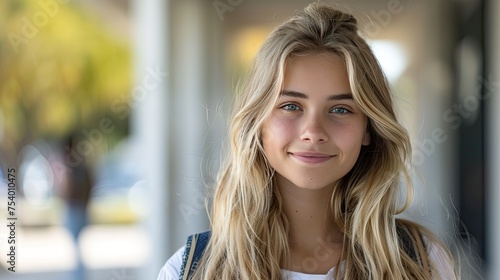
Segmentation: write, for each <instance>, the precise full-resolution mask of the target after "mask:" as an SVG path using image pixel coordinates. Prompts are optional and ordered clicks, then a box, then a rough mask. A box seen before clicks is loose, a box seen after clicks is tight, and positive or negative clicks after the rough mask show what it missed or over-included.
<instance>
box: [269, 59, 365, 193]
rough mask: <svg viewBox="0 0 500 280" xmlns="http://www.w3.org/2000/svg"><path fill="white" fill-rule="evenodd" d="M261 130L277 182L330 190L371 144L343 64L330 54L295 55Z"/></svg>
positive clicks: (363, 116) (282, 185) (283, 184)
mask: <svg viewBox="0 0 500 280" xmlns="http://www.w3.org/2000/svg"><path fill="white" fill-rule="evenodd" d="M289 62H290V63H289V64H288V67H287V69H286V71H285V81H284V87H283V91H282V92H281V94H280V96H279V98H278V101H277V103H276V104H275V105H274V108H273V111H272V113H271V115H270V116H269V118H268V119H267V120H266V121H265V122H264V125H263V128H262V143H263V147H264V153H265V155H266V157H267V159H268V160H269V163H270V164H271V166H272V167H273V168H274V169H275V170H276V172H277V179H278V184H279V185H280V186H281V187H284V186H285V185H287V184H292V186H296V187H299V188H304V189H321V188H324V187H327V186H332V185H333V184H334V183H336V182H337V181H338V180H339V179H340V178H342V177H343V176H344V175H346V174H347V173H348V172H349V171H350V170H351V169H352V167H353V166H354V164H355V163H356V160H357V158H358V156H359V152H360V149H361V146H362V145H368V144H369V141H370V139H369V133H368V132H367V117H366V116H365V115H364V114H363V113H362V112H361V110H360V109H359V107H358V106H357V104H356V103H355V102H354V100H353V99H352V94H351V88H350V86H349V79H348V76H347V69H346V66H345V63H344V61H343V60H342V58H340V57H339V56H337V55H335V54H333V53H326V52H323V53H319V54H311V55H305V56H295V57H293V58H291V59H290V61H289Z"/></svg>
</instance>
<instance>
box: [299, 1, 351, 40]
mask: <svg viewBox="0 0 500 280" xmlns="http://www.w3.org/2000/svg"><path fill="white" fill-rule="evenodd" d="M299 18H300V19H302V20H304V18H305V19H306V21H313V22H315V23H316V24H315V25H316V26H317V27H319V28H320V30H318V31H320V32H321V34H326V33H330V32H332V31H334V30H338V29H346V30H348V31H351V32H357V30H358V26H357V21H356V18H355V17H354V16H352V15H351V14H348V13H344V12H342V11H340V10H337V9H335V8H333V7H331V6H328V5H326V4H322V3H319V2H315V3H312V4H309V5H308V6H307V7H306V8H305V9H304V12H301V13H299V14H298V15H296V16H295V17H293V18H292V21H294V20H295V19H299ZM299 21H300V20H299Z"/></svg>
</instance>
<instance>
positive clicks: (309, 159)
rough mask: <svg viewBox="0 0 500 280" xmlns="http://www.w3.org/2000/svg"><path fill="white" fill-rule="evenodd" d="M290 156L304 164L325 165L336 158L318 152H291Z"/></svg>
mask: <svg viewBox="0 0 500 280" xmlns="http://www.w3.org/2000/svg"><path fill="white" fill-rule="evenodd" d="M289 154H290V155H291V156H292V157H294V158H296V159H298V160H299V161H301V162H304V163H323V162H325V161H328V160H330V159H331V158H333V157H334V155H330V154H323V153H316V152H290V153H289Z"/></svg>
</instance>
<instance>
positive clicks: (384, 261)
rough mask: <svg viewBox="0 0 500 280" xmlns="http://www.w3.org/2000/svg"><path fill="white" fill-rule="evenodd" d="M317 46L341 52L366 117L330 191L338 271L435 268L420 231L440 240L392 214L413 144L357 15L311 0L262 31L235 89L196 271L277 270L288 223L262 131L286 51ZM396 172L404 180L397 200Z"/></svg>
mask: <svg viewBox="0 0 500 280" xmlns="http://www.w3.org/2000/svg"><path fill="white" fill-rule="evenodd" d="M317 52H332V53H335V54H337V55H339V56H340V57H342V58H343V60H344V61H345V63H346V66H347V72H348V76H349V82H350V86H351V89H352V95H353V99H354V100H355V102H356V103H357V104H358V105H359V107H360V108H361V110H362V111H363V113H364V114H365V115H366V116H367V117H368V119H369V124H368V128H369V131H370V137H371V143H370V145H369V146H366V147H363V148H362V151H361V154H360V156H359V158H358V160H357V162H356V164H355V166H354V167H353V169H352V170H351V171H350V172H349V173H348V174H347V175H345V176H344V177H343V178H342V179H341V180H339V182H338V183H337V186H336V187H335V189H334V191H333V194H332V197H331V205H332V209H333V210H332V213H331V214H332V215H333V217H334V221H335V223H336V224H335V226H336V227H337V228H339V229H341V230H342V231H343V233H344V236H345V240H344V243H345V244H347V246H345V248H346V249H345V250H344V252H343V258H344V259H345V261H344V269H343V270H342V271H341V270H337V277H338V279H377V280H378V279H396V280H397V279H431V275H435V274H436V273H434V269H435V268H434V266H433V264H432V263H431V262H430V260H429V259H428V254H427V252H426V247H425V245H423V244H422V242H421V241H422V239H421V236H422V235H424V236H425V237H426V238H428V239H430V240H432V241H433V242H434V241H435V242H438V241H437V240H436V239H435V238H434V237H432V234H431V233H429V232H428V231H427V230H425V229H424V228H423V227H420V226H418V225H416V224H414V223H410V222H407V221H403V220H398V219H396V217H395V215H397V214H398V213H400V212H402V211H404V210H405V209H406V208H407V207H408V206H409V204H410V202H411V199H412V184H411V182H410V179H409V178H410V175H409V172H408V164H409V161H410V156H411V145H410V140H409V136H408V134H407V132H406V130H405V129H404V128H403V127H402V126H401V125H400V124H399V123H398V121H397V119H396V116H395V113H394V110H393V105H392V100H391V96H390V91H389V88H388V83H387V80H386V78H385V76H384V74H383V73H382V70H381V68H380V65H379V64H378V62H377V60H376V58H375V57H374V55H373V53H372V51H371V50H370V48H369V46H368V45H367V43H366V42H365V40H364V39H363V38H361V37H360V36H359V34H358V29H357V22H356V19H355V18H354V17H353V16H351V15H349V14H346V13H343V12H341V11H338V10H335V9H333V8H331V7H329V6H326V5H323V4H319V3H314V4H311V5H309V6H308V7H306V8H305V10H304V12H302V13H299V14H298V15H296V16H294V17H292V18H291V19H290V20H288V21H287V22H285V23H284V24H282V25H281V26H279V27H277V28H276V29H275V30H274V31H273V32H272V33H271V34H270V35H269V37H268V38H267V39H266V41H265V42H264V44H263V45H262V47H261V49H260V50H259V52H258V54H257V56H256V59H255V62H254V66H253V69H252V72H251V73H250V76H249V79H248V81H247V83H246V85H245V87H244V88H243V91H242V92H241V94H239V95H238V96H237V98H236V102H235V105H234V108H233V113H232V119H231V124H230V135H229V137H230V150H229V151H228V156H227V158H226V161H225V164H224V166H223V168H222V169H221V171H220V173H219V177H218V180H217V184H216V189H215V194H214V197H213V201H212V204H213V205H212V210H211V213H210V216H211V224H212V236H211V239H210V241H209V244H208V246H207V248H206V250H205V253H204V256H203V258H202V260H201V262H200V265H199V266H198V269H197V271H196V273H195V275H194V279H281V278H282V276H281V266H282V264H283V263H286V262H287V261H289V254H290V253H289V247H288V233H287V232H288V226H289V225H288V222H287V218H286V216H285V215H284V213H283V211H282V207H283V206H282V201H281V197H280V194H279V192H278V190H277V188H276V187H275V183H274V180H273V178H274V170H273V169H272V168H271V167H270V166H269V164H268V162H267V160H266V158H265V156H264V151H263V147H262V144H261V141H260V132H261V128H262V124H263V122H264V120H265V119H266V118H267V117H268V116H269V114H270V112H271V110H272V107H273V105H274V104H275V102H276V100H277V98H278V95H279V92H280V91H281V90H282V86H283V80H284V71H285V68H286V65H287V63H288V61H289V59H290V57H292V56H296V55H305V54H309V53H317ZM402 179H404V180H405V181H406V188H407V189H408V190H407V197H406V201H405V203H404V205H403V206H402V207H401V208H400V209H399V208H398V206H397V201H398V197H399V187H400V186H399V183H400V182H401V180H402ZM397 224H399V227H398V226H397ZM398 228H399V229H403V230H404V232H406V233H407V234H406V235H405V236H407V237H408V239H409V241H408V242H409V244H410V247H412V248H413V249H412V250H413V251H414V252H415V255H416V257H415V256H413V257H412V256H410V255H411V254H409V253H408V252H407V250H405V249H404V248H403V247H404V246H403V244H402V241H401V238H400V237H399V236H400V235H401V234H400V233H398ZM436 244H439V243H436ZM445 252H446V251H445Z"/></svg>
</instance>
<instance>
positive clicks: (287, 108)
mask: <svg viewBox="0 0 500 280" xmlns="http://www.w3.org/2000/svg"><path fill="white" fill-rule="evenodd" d="M290 107H295V109H291V108H290ZM280 109H283V110H285V111H289V112H291V111H298V110H301V108H300V107H299V105H296V104H285V105H283V106H281V107H280ZM338 110H342V111H343V112H338ZM334 111H337V112H334ZM330 112H332V113H334V114H341V115H345V114H349V113H352V111H351V110H349V109H347V108H346V107H344V106H338V107H335V108H332V109H331V110H330Z"/></svg>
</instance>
